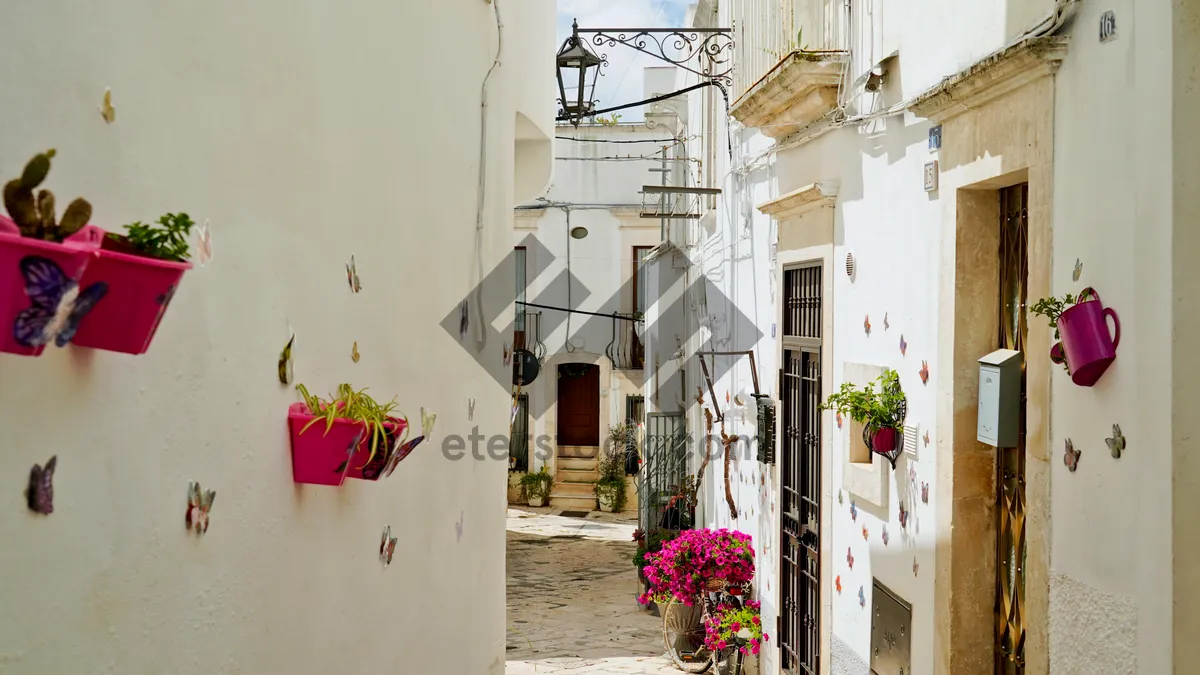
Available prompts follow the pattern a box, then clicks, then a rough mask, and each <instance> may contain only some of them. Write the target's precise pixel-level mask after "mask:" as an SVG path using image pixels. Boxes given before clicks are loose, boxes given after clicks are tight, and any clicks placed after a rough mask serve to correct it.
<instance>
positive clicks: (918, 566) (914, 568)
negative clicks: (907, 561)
mask: <svg viewBox="0 0 1200 675" xmlns="http://www.w3.org/2000/svg"><path fill="white" fill-rule="evenodd" d="M919 569H921V566H920V565H918V564H917V556H915V555H914V556H913V576H914V577H915V576H917V570H919Z"/></svg>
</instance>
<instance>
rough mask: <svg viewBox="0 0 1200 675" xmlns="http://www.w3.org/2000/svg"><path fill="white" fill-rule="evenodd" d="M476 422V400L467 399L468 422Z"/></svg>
mask: <svg viewBox="0 0 1200 675" xmlns="http://www.w3.org/2000/svg"><path fill="white" fill-rule="evenodd" d="M474 420H475V399H473V398H472V399H467V421H468V422H473V421H474Z"/></svg>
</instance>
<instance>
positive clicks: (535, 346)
mask: <svg viewBox="0 0 1200 675" xmlns="http://www.w3.org/2000/svg"><path fill="white" fill-rule="evenodd" d="M513 349H528V350H529V351H531V352H533V355H534V356H536V357H537V360H538V361H544V360H545V359H546V344H545V343H544V342H542V313H541V312H530V311H525V310H523V309H519V310H517V317H516V321H515V323H514V326H513Z"/></svg>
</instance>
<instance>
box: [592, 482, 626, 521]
mask: <svg viewBox="0 0 1200 675" xmlns="http://www.w3.org/2000/svg"><path fill="white" fill-rule="evenodd" d="M625 488H626V482H625V476H624V475H622V476H618V477H604V478H601V479H600V480H598V481H596V482H595V491H596V499H597V500H602V501H605V502H607V503H609V504H612V510H613V513H620V512H621V511H622V510H624V508H625V501H626V494H625Z"/></svg>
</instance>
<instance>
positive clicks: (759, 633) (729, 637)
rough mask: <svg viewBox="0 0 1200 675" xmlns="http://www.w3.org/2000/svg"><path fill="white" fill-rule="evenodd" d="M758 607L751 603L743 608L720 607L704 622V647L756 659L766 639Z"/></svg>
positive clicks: (728, 603) (730, 605)
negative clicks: (738, 651)
mask: <svg viewBox="0 0 1200 675" xmlns="http://www.w3.org/2000/svg"><path fill="white" fill-rule="evenodd" d="M760 611H761V605H760V604H759V603H758V602H757V601H754V600H747V601H746V602H745V603H744V604H741V605H739V604H737V603H734V602H727V603H721V604H719V605H717V608H716V609H715V610H713V612H712V614H710V615H709V616H708V617H707V618H706V619H705V622H704V647H705V649H708V650H709V651H711V652H720V651H723V650H725V649H727V648H729V647H736V648H737V649H738V650H740V651H741V652H742V654H745V655H746V656H750V655H754V656H758V652H759V651H760V650H761V649H762V644H763V643H764V642H766V641H767V640H768V639H769V637H768V636H767V635H766V634H765V633H763V629H762V616H761V614H760Z"/></svg>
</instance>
